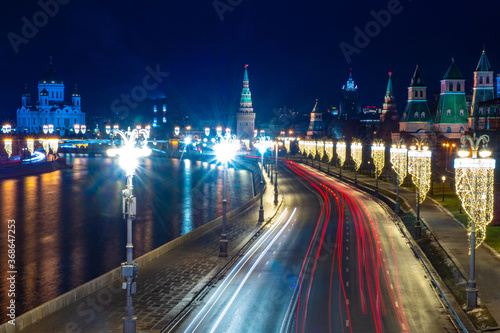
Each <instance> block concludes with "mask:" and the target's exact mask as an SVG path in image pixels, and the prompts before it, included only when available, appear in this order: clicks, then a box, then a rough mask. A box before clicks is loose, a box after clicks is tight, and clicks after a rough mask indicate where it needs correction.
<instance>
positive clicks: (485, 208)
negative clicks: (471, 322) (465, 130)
mask: <svg viewBox="0 0 500 333" xmlns="http://www.w3.org/2000/svg"><path fill="white" fill-rule="evenodd" d="M467 141H468V142H469V144H470V148H471V150H472V158H469V157H468V156H469V154H470V153H469V149H467V145H466V143H467ZM489 141H490V138H489V137H488V136H487V135H482V136H480V137H479V138H476V133H474V136H473V137H471V136H469V135H464V136H462V138H461V139H460V142H461V143H462V147H461V148H460V150H459V151H458V156H459V158H456V159H455V165H454V167H455V188H456V192H457V195H458V197H459V198H460V201H461V202H462V206H463V208H464V210H465V212H466V213H467V216H468V217H469V223H468V226H467V234H468V236H469V254H470V277H469V281H468V284H467V311H470V310H473V309H475V308H476V307H477V287H476V276H475V275H476V272H475V255H476V248H477V247H479V245H481V243H482V242H483V241H484V239H485V238H486V226H487V225H488V224H489V223H490V222H491V220H492V219H493V212H494V211H493V204H494V192H493V190H494V184H495V162H496V161H495V159H493V158H490V156H491V150H489V148H488V142H489ZM481 144H482V147H480V145H481ZM478 153H479V157H480V158H478V156H477V155H478Z"/></svg>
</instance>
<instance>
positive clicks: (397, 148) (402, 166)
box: [390, 139, 408, 214]
mask: <svg viewBox="0 0 500 333" xmlns="http://www.w3.org/2000/svg"><path fill="white" fill-rule="evenodd" d="M404 142H405V141H404V139H397V140H395V143H394V144H393V145H392V148H391V150H390V153H391V164H392V168H393V169H394V171H395V172H396V207H395V212H396V214H399V211H400V210H399V186H400V185H401V184H403V182H404V180H405V178H406V174H407V172H408V149H406V146H405V144H404Z"/></svg>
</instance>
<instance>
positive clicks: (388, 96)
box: [380, 72, 398, 121]
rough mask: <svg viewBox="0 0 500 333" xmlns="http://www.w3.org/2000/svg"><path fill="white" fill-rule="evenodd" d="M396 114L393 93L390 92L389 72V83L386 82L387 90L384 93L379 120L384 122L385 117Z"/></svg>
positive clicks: (390, 77)
mask: <svg viewBox="0 0 500 333" xmlns="http://www.w3.org/2000/svg"><path fill="white" fill-rule="evenodd" d="M397 113H398V110H397V106H396V99H395V98H394V93H393V91H392V72H389V81H388V82H387V89H386V91H385V96H384V104H383V106H382V114H381V116H380V120H381V121H384V119H385V117H386V115H390V116H393V117H394V115H397Z"/></svg>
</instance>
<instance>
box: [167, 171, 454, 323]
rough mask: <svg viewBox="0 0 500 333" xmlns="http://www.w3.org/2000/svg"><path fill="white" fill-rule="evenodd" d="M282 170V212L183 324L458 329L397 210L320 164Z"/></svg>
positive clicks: (189, 313) (280, 182) (187, 315)
mask: <svg viewBox="0 0 500 333" xmlns="http://www.w3.org/2000/svg"><path fill="white" fill-rule="evenodd" d="M280 171H281V172H280V178H279V187H280V191H281V192H282V193H283V194H284V205H283V210H282V212H281V214H280V215H279V217H278V218H277V219H276V220H275V222H274V223H273V224H272V225H271V226H270V227H269V228H268V229H267V230H266V231H265V232H264V233H263V234H262V235H261V236H260V238H259V239H258V240H257V241H256V242H255V243H254V244H253V247H252V248H251V249H250V250H249V251H248V252H247V253H246V255H245V256H244V257H242V258H241V260H240V261H239V262H238V263H237V264H236V265H235V266H234V268H233V269H232V271H230V272H229V273H228V274H226V276H225V277H224V278H223V279H221V280H220V281H219V282H218V283H217V284H216V285H215V286H213V287H212V289H211V290H210V291H209V292H208V293H207V294H206V296H205V297H204V298H203V299H202V300H200V301H199V302H198V303H197V304H195V305H194V307H193V308H192V309H191V310H190V311H189V312H188V313H186V314H185V316H184V317H183V320H182V321H181V322H179V324H178V325H177V326H175V327H174V331H176V332H454V331H456V330H455V328H454V326H453V324H452V323H451V321H450V320H449V319H448V314H447V312H446V311H445V309H444V308H443V306H442V305H441V303H440V302H439V300H438V297H437V296H436V294H435V292H434V290H433V289H432V287H431V286H430V282H429V280H428V279H427V277H426V274H425V272H424V269H423V268H422V266H421V264H420V263H419V262H418V261H417V259H416V258H415V257H414V255H413V253H412V251H411V250H410V248H409V247H408V245H407V244H406V241H405V238H404V237H403V235H402V234H401V232H400V231H399V230H398V228H397V226H396V225H395V224H394V223H393V222H392V219H393V218H394V217H393V215H392V214H391V213H389V212H387V211H386V210H385V209H384V208H383V207H382V206H380V205H379V204H378V203H377V202H375V201H374V200H373V199H372V198H370V197H368V196H366V195H364V194H363V193H361V192H358V191H357V190H356V189H353V188H351V187H349V186H348V185H345V184H343V183H341V182H338V181H337V180H335V179H333V178H330V177H327V176H325V175H324V174H322V173H318V172H317V171H315V170H312V169H309V168H307V167H302V166H299V165H297V164H292V163H289V164H283V167H282V168H280Z"/></svg>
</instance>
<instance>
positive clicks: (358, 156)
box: [351, 139, 363, 185]
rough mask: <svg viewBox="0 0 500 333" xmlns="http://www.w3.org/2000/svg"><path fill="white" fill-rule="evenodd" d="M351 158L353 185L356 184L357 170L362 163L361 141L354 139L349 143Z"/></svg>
mask: <svg viewBox="0 0 500 333" xmlns="http://www.w3.org/2000/svg"><path fill="white" fill-rule="evenodd" d="M351 157H352V160H353V161H354V184H355V185H357V184H358V170H359V168H360V167H361V163H362V162H363V145H362V144H361V141H359V140H356V139H354V140H353V142H352V143H351Z"/></svg>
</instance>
